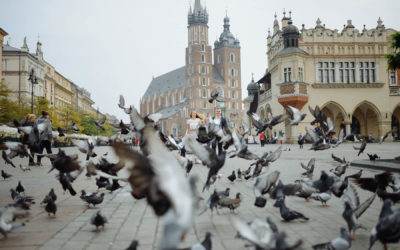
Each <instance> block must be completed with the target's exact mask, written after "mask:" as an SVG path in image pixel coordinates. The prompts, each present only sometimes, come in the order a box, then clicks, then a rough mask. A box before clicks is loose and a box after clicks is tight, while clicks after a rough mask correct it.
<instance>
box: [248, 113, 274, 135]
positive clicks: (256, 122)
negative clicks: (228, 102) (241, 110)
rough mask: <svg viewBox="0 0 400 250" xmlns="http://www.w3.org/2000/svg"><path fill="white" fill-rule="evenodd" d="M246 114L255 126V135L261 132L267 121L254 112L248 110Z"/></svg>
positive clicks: (266, 126)
mask: <svg viewBox="0 0 400 250" xmlns="http://www.w3.org/2000/svg"><path fill="white" fill-rule="evenodd" d="M247 115H248V116H249V118H250V121H251V123H252V124H253V125H254V126H255V127H256V129H257V135H259V134H261V133H262V132H263V131H264V130H266V129H267V128H268V125H269V124H268V122H267V121H266V120H264V119H261V118H260V117H259V116H258V115H257V114H256V113H250V112H249V111H248V112H247Z"/></svg>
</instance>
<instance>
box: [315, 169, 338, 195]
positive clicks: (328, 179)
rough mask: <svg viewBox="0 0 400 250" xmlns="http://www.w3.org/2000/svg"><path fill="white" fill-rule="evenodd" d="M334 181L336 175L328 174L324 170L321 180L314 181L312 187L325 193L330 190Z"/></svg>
mask: <svg viewBox="0 0 400 250" xmlns="http://www.w3.org/2000/svg"><path fill="white" fill-rule="evenodd" d="M334 183H335V179H334V177H333V176H330V175H328V174H327V173H326V172H325V171H323V170H322V171H321V176H320V177H319V180H316V181H313V182H312V187H314V188H316V189H317V190H318V192H320V193H323V192H326V191H328V190H329V189H330V188H331V186H332V185H333V184H334Z"/></svg>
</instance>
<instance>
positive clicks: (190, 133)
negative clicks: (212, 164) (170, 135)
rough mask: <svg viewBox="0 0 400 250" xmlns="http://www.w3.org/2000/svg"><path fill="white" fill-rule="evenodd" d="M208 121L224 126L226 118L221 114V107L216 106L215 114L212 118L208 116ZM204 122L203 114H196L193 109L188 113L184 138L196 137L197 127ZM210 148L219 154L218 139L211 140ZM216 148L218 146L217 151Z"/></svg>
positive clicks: (220, 150) (220, 144) (220, 148)
mask: <svg viewBox="0 0 400 250" xmlns="http://www.w3.org/2000/svg"><path fill="white" fill-rule="evenodd" d="M210 122H212V123H214V124H216V125H218V126H221V127H223V126H225V125H226V124H227V123H226V122H227V121H226V119H225V118H224V117H223V116H222V110H221V108H216V109H215V116H213V117H212V118H210ZM205 123H206V120H205V116H204V115H202V114H198V113H197V112H196V110H193V111H192V112H191V113H190V118H189V119H188V120H187V121H186V124H187V126H186V133H185V137H184V140H185V138H186V139H188V138H192V139H194V140H195V139H196V138H197V131H198V129H199V127H200V126H201V125H203V124H205ZM211 147H212V149H213V150H214V151H215V152H216V153H218V154H221V152H222V143H221V142H219V141H218V140H216V141H215V142H213V143H212V144H211ZM217 148H218V152H217Z"/></svg>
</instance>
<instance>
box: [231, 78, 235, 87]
mask: <svg viewBox="0 0 400 250" xmlns="http://www.w3.org/2000/svg"><path fill="white" fill-rule="evenodd" d="M231 87H232V88H234V87H235V80H234V79H232V81H231Z"/></svg>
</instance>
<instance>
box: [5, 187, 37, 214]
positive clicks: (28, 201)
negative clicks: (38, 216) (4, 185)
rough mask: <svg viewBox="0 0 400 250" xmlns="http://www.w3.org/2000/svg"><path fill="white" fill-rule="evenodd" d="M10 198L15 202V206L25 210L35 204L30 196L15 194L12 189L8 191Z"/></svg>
mask: <svg viewBox="0 0 400 250" xmlns="http://www.w3.org/2000/svg"><path fill="white" fill-rule="evenodd" d="M10 192H11V198H12V199H13V201H14V202H15V205H16V206H19V207H21V208H23V209H25V210H28V209H29V208H30V205H32V204H35V201H34V199H33V197H32V196H25V195H22V194H19V193H17V191H15V190H14V189H10Z"/></svg>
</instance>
